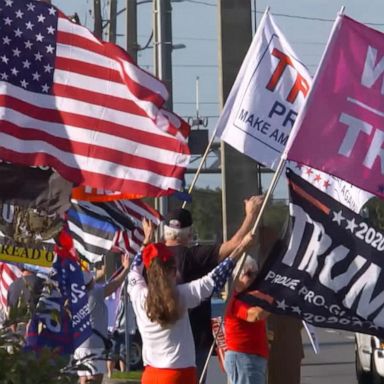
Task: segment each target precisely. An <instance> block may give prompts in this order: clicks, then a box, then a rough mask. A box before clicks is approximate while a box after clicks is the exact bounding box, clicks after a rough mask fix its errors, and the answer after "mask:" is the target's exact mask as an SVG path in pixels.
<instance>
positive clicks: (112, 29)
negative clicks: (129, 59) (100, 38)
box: [108, 0, 117, 43]
mask: <svg viewBox="0 0 384 384" xmlns="http://www.w3.org/2000/svg"><path fill="white" fill-rule="evenodd" d="M116 19H117V0H109V34H108V35H109V42H110V43H116V30H117V29H116V27H117V21H116Z"/></svg>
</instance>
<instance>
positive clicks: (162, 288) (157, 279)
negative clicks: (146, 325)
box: [146, 257, 180, 327]
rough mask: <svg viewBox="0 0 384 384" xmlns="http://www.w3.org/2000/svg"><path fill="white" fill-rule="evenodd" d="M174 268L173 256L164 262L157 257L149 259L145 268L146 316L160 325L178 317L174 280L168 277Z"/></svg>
mask: <svg viewBox="0 0 384 384" xmlns="http://www.w3.org/2000/svg"><path fill="white" fill-rule="evenodd" d="M175 269H176V264H175V260H174V259H173V258H171V259H169V260H168V261H166V262H164V261H162V260H160V259H159V258H158V257H156V258H154V259H153V260H152V261H151V264H150V266H149V268H148V269H147V279H148V295H147V301H146V310H147V316H148V317H149V319H150V320H151V321H153V322H157V323H159V324H160V325H161V326H162V327H164V326H167V325H170V324H172V323H174V322H175V321H177V320H178V319H179V317H180V307H179V302H178V295H177V290H176V287H175V282H174V281H173V280H172V278H170V272H171V271H173V270H175Z"/></svg>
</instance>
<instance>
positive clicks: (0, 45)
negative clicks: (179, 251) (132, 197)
mask: <svg viewBox="0 0 384 384" xmlns="http://www.w3.org/2000/svg"><path fill="white" fill-rule="evenodd" d="M0 22H1V23H0V25H1V26H0V158H1V159H3V160H6V161H11V162H13V163H18V164H23V165H44V166H46V165H48V166H50V167H52V168H54V169H55V170H56V171H57V172H58V173H60V174H61V176H63V177H65V178H66V179H68V180H70V181H72V182H74V183H75V184H79V185H86V186H90V187H93V188H101V189H107V190H111V191H120V192H128V193H133V192H134V193H136V194H138V195H141V196H157V195H162V194H166V193H170V192H171V191H172V190H179V189H180V188H181V185H182V179H183V176H184V172H185V169H186V166H187V164H188V162H189V149H188V145H187V143H186V139H187V137H188V134H189V126H188V124H187V123H185V122H184V121H183V120H182V119H180V118H179V117H178V116H176V115H175V114H172V113H170V112H168V111H165V110H164V109H163V105H164V102H165V101H166V99H167V97H168V92H167V90H166V88H165V86H164V84H163V83H162V82H161V81H160V80H158V79H156V78H154V77H153V76H152V75H150V74H149V73H147V72H145V71H144V70H142V69H140V68H139V67H138V66H137V65H135V64H134V63H133V61H132V59H131V58H130V57H129V56H128V54H127V53H126V52H124V51H123V50H122V49H121V48H120V47H118V46H116V45H114V44H111V43H106V42H102V41H100V40H98V39H96V38H95V37H94V36H93V35H92V34H91V32H89V31H88V29H86V28H85V27H83V26H81V25H77V24H75V23H73V22H72V21H70V20H69V19H68V18H66V17H65V16H64V15H63V14H62V13H61V12H60V11H59V10H58V9H57V8H56V7H54V6H52V5H49V4H46V3H44V2H41V1H32V0H31V1H29V2H28V1H25V0H0Z"/></svg>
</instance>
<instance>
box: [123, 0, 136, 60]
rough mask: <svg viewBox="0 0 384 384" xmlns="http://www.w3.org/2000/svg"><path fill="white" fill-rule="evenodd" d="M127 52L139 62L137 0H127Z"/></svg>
mask: <svg viewBox="0 0 384 384" xmlns="http://www.w3.org/2000/svg"><path fill="white" fill-rule="evenodd" d="M125 8H126V28H127V29H126V34H127V40H126V41H127V52H128V53H129V55H130V56H131V57H132V58H133V59H134V61H135V63H137V51H138V48H139V44H138V43H137V0H126V6H125Z"/></svg>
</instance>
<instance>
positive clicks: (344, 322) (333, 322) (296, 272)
mask: <svg viewBox="0 0 384 384" xmlns="http://www.w3.org/2000/svg"><path fill="white" fill-rule="evenodd" d="M287 177H288V181H289V189H290V205H289V207H290V228H289V233H287V235H289V236H286V239H287V241H286V242H285V241H281V242H279V243H278V244H277V245H276V247H275V248H274V250H273V251H272V253H271V255H270V257H269V258H268V260H267V262H266V263H265V265H264V266H263V268H262V270H261V273H260V275H259V276H258V278H257V280H256V281H255V283H254V284H253V286H252V287H251V290H250V291H249V292H248V293H244V294H242V295H241V296H240V298H241V299H242V300H243V301H246V302H248V303H249V304H252V305H259V306H262V307H264V308H266V309H267V310H269V311H271V312H274V313H279V314H286V315H292V316H296V317H299V318H301V319H303V320H305V321H306V322H308V323H311V324H313V325H315V326H318V327H328V328H338V329H345V330H349V331H355V332H362V333H369V334H374V335H377V336H381V337H383V336H384V272H383V268H384V254H383V251H384V234H383V232H380V231H379V230H377V229H376V228H374V227H372V226H371V225H369V224H368V223H367V222H366V220H365V219H364V218H363V217H361V216H360V215H358V214H356V213H354V212H353V211H351V210H350V209H348V208H347V207H345V206H344V205H342V204H340V203H339V202H337V201H336V200H334V199H332V198H331V197H330V196H328V195H326V194H324V193H323V192H321V191H320V190H318V189H317V188H315V187H313V186H312V185H311V184H309V183H308V182H306V181H305V180H303V179H302V178H300V177H299V176H297V175H295V174H294V173H293V172H292V171H290V170H289V169H288V170H287Z"/></svg>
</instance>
